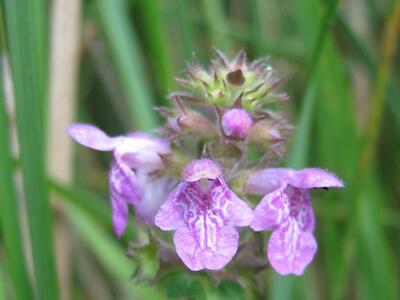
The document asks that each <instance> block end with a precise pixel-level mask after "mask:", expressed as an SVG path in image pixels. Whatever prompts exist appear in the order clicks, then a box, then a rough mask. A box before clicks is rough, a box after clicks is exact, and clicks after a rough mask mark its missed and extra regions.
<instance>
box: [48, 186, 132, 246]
mask: <svg viewBox="0 0 400 300" xmlns="http://www.w3.org/2000/svg"><path fill="white" fill-rule="evenodd" d="M49 185H50V188H51V190H52V191H54V192H56V193H57V194H58V195H59V196H61V197H63V199H64V200H65V201H69V202H71V203H72V204H73V205H75V206H77V207H79V209H80V210H81V211H83V212H85V213H86V214H88V215H89V216H90V217H91V218H93V219H95V220H98V222H101V224H102V225H103V226H106V227H107V228H108V229H109V230H110V231H111V230H112V228H113V226H112V221H111V210H110V207H109V206H108V205H107V204H106V203H107V202H108V201H107V200H106V199H103V198H102V197H100V196H97V195H95V194H93V193H91V192H89V191H87V190H86V189H84V188H79V187H72V186H67V185H64V184H60V183H58V182H57V181H55V180H49ZM121 239H122V240H124V241H128V240H133V239H135V230H134V229H133V227H132V224H131V223H130V224H129V225H128V227H127V229H126V232H125V233H124V235H123V236H122V238H121Z"/></svg>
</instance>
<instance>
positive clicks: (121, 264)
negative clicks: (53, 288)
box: [64, 202, 164, 299]
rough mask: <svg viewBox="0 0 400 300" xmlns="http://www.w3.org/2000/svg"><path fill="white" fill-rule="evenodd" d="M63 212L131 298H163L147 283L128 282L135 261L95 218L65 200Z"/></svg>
mask: <svg viewBox="0 0 400 300" xmlns="http://www.w3.org/2000/svg"><path fill="white" fill-rule="evenodd" d="M64 206H65V207H64V208H65V212H66V214H67V216H68V218H69V220H70V222H71V224H72V225H73V227H74V228H75V230H76V233H77V234H78V235H79V236H80V238H81V240H82V241H84V242H85V243H86V245H87V246H88V247H89V248H90V249H91V251H92V252H93V253H94V255H95V256H96V257H97V259H98V260H99V261H100V263H101V264H102V265H103V267H104V268H105V269H106V270H107V271H108V272H109V273H110V274H111V275H112V276H113V277H114V279H115V280H116V282H119V283H120V284H121V285H122V286H123V287H124V289H125V290H126V291H127V292H128V293H129V295H130V297H133V299H137V298H139V299H164V297H163V295H162V294H161V293H160V292H159V291H158V290H156V289H152V288H150V287H149V286H148V285H147V284H146V283H135V282H129V281H130V280H131V279H130V278H131V276H132V275H133V273H134V270H135V267H136V266H135V264H134V262H133V261H132V260H129V259H128V258H127V257H126V256H125V255H124V251H123V249H122V248H121V247H120V246H119V245H118V244H117V243H116V242H115V241H114V240H113V239H112V238H111V237H110V236H109V235H107V234H106V233H105V232H104V231H103V230H102V229H101V226H99V224H98V223H96V221H94V220H93V219H92V218H90V217H89V216H88V215H87V214H85V213H84V212H83V211H81V210H80V209H79V208H78V207H76V206H74V205H72V203H70V202H64Z"/></svg>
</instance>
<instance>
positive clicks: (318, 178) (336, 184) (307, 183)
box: [289, 168, 344, 189]
mask: <svg viewBox="0 0 400 300" xmlns="http://www.w3.org/2000/svg"><path fill="white" fill-rule="evenodd" d="M289 184H290V185H292V186H295V187H297V188H299V189H314V188H341V187H344V184H343V181H341V180H340V179H339V178H338V177H337V176H336V175H335V174H333V173H331V172H328V171H325V170H322V169H317V168H307V169H303V170H300V171H296V172H294V173H292V174H291V176H290V180H289Z"/></svg>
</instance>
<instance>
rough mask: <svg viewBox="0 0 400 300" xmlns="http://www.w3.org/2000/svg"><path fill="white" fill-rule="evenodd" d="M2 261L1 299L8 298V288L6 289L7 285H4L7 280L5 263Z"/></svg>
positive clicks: (0, 273)
mask: <svg viewBox="0 0 400 300" xmlns="http://www.w3.org/2000/svg"><path fill="white" fill-rule="evenodd" d="M0 262H1V265H0V300H6V299H7V298H6V290H5V286H4V283H5V282H6V278H5V277H6V276H5V274H4V267H3V266H4V265H3V262H2V261H0Z"/></svg>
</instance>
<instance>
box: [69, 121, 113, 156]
mask: <svg viewBox="0 0 400 300" xmlns="http://www.w3.org/2000/svg"><path fill="white" fill-rule="evenodd" d="M67 131H68V133H69V134H70V135H71V137H72V138H73V139H74V140H75V141H77V142H78V143H79V144H81V145H83V146H86V147H88V148H91V149H95V150H99V151H112V150H114V149H115V148H116V147H117V146H118V145H119V144H120V142H121V140H120V138H112V137H109V136H108V135H107V134H105V133H104V132H103V131H102V130H100V129H99V128H97V127H95V126H93V125H89V124H72V125H71V126H69V127H68V129H67Z"/></svg>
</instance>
